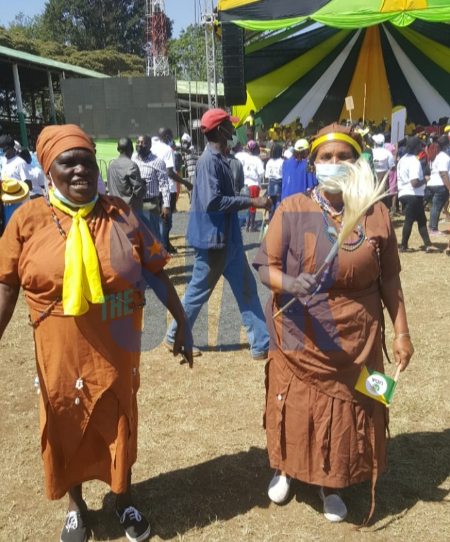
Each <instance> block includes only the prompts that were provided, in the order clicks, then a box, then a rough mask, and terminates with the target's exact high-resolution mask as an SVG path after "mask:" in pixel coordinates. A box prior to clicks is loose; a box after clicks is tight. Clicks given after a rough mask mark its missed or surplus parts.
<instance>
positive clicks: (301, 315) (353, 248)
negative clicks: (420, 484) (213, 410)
mask: <svg viewBox="0 0 450 542" xmlns="http://www.w3.org/2000/svg"><path fill="white" fill-rule="evenodd" d="M253 119H254V114H253ZM237 122H239V119H237V118H234V117H232V116H230V115H229V114H228V113H227V112H225V111H223V110H221V109H212V110H209V111H207V112H206V113H205V114H204V115H203V117H202V119H201V129H202V132H203V134H204V136H205V139H206V141H207V144H206V147H205V149H204V151H203V152H202V153H201V155H200V156H199V155H198V154H197V152H196V149H195V147H193V146H192V141H191V138H190V136H189V135H188V134H184V135H183V136H182V137H181V141H180V151H181V153H182V155H184V162H185V173H184V175H180V169H181V168H180V166H179V165H177V160H176V156H175V154H174V150H173V146H174V145H173V133H172V131H171V130H170V129H169V128H161V129H160V130H159V132H158V135H157V136H153V137H152V136H150V135H148V134H143V135H140V136H139V137H138V138H137V141H136V146H135V149H136V152H134V145H133V142H132V141H131V140H130V139H129V138H123V139H120V140H119V141H118V147H117V150H118V157H117V159H115V160H114V161H113V162H111V164H110V166H109V168H108V173H107V179H106V180H107V183H106V184H107V188H106V190H107V192H108V194H107V195H106V194H104V193H102V192H103V191H104V188H103V187H104V185H103V184H102V183H101V182H100V177H99V168H98V165H97V161H96V154H95V151H96V150H95V145H94V142H93V140H92V139H91V138H90V137H89V136H88V135H86V134H85V133H84V132H83V131H82V130H81V129H80V128H79V127H77V126H75V125H66V126H52V127H47V128H45V129H44V130H43V131H42V133H41V134H40V136H39V139H38V141H37V149H36V150H37V160H38V162H39V167H38V166H36V165H33V168H38V170H39V171H38V172H34V174H35V176H34V177H33V176H32V175H31V166H30V163H28V160H29V157H28V155H27V154H26V153H24V154H22V158H21V157H20V156H19V155H18V151H17V150H16V148H15V142H14V140H13V138H11V137H10V136H8V135H2V136H1V137H0V149H1V150H2V152H3V159H2V185H1V189H2V192H1V194H2V196H1V197H2V202H3V206H2V207H3V223H7V225H6V228H5V230H4V232H3V235H2V237H1V239H0V338H1V337H2V335H3V333H4V332H5V329H6V327H7V325H8V323H9V322H10V320H11V318H12V315H13V312H14V309H15V306H16V303H17V300H18V295H19V291H20V288H23V290H24V292H25V297H26V301H27V303H28V306H29V311H30V323H31V325H32V327H33V331H34V340H35V344H36V363H37V371H38V378H39V385H40V390H41V394H40V408H41V416H40V422H41V435H42V438H41V442H42V456H43V460H44V471H45V481H46V491H47V496H48V498H49V499H52V500H55V499H61V498H62V497H64V496H65V495H68V508H67V514H66V518H65V523H64V526H63V530H62V533H61V542H85V541H86V540H87V538H88V525H87V521H86V511H87V503H86V502H85V501H84V499H83V484H84V483H85V482H88V481H89V480H92V479H98V480H101V481H104V482H105V483H107V484H109V485H110V487H111V489H112V491H113V492H114V493H116V495H117V499H116V512H117V516H118V520H119V522H120V524H121V525H122V527H123V528H124V531H125V534H126V536H127V538H128V540H130V541H131V542H141V541H143V540H146V539H147V538H148V537H149V535H150V523H149V521H148V520H147V519H146V518H145V517H144V515H143V514H141V512H140V511H139V510H138V508H137V505H135V503H134V502H133V501H132V497H131V492H130V488H131V470H132V466H133V464H134V463H135V461H136V459H137V420H138V413H137V401H136V393H137V391H138V389H139V385H140V378H139V363H140V350H141V338H142V332H141V329H142V317H143V309H144V306H145V291H146V288H147V287H150V288H152V289H153V291H154V292H155V294H156V296H157V297H158V299H159V300H160V302H161V303H162V304H163V305H164V306H165V307H166V308H167V310H168V311H169V312H170V313H171V315H172V317H173V320H172V322H171V323H170V325H169V327H168V330H167V333H166V336H165V339H164V346H165V348H167V349H168V350H169V351H170V352H172V353H173V354H174V355H175V356H178V355H181V357H182V363H187V364H188V365H189V366H191V367H192V365H193V358H194V357H196V356H200V355H201V351H200V350H199V349H198V348H196V346H195V344H196V341H195V333H194V334H193V332H192V330H193V329H194V328H195V322H196V319H197V317H198V315H199V313H200V310H201V308H202V307H203V305H204V304H205V303H206V302H207V301H208V300H209V298H210V296H211V294H212V292H213V291H214V289H215V287H216V285H217V283H218V281H219V279H220V278H221V277H222V276H223V277H225V278H226V279H227V281H228V282H229V284H230V287H231V290H232V293H233V295H234V297H235V299H236V301H237V305H238V308H239V312H240V315H241V319H242V323H243V326H244V328H245V332H246V336H247V339H248V343H249V345H250V353H251V356H252V357H253V359H255V360H264V361H265V362H266V407H265V428H266V432H267V445H268V452H269V459H270V464H271V466H272V468H273V469H274V474H273V478H272V480H271V481H270V484H269V488H268V496H269V498H270V499H271V500H272V501H273V502H275V503H277V504H280V503H283V502H285V501H286V499H287V498H288V496H289V492H290V487H291V480H292V479H298V480H301V481H304V482H307V483H310V484H314V485H317V486H318V487H319V497H320V499H321V500H322V501H323V511H324V514H325V517H326V518H327V519H328V520H329V521H331V522H339V521H342V520H344V519H345V517H346V515H347V508H346V505H345V503H344V500H343V498H342V495H341V493H340V490H341V489H343V488H345V487H347V486H349V485H352V484H356V483H359V482H362V481H364V480H371V481H372V509H371V513H370V514H369V519H370V517H371V516H372V514H373V510H374V506H375V484H376V480H377V477H378V475H379V474H380V473H381V472H382V471H383V470H384V469H385V466H386V432H387V419H388V418H387V411H386V406H385V405H384V404H382V403H380V402H377V401H374V400H373V399H370V398H368V397H367V396H365V395H363V394H361V393H359V392H358V391H357V390H356V389H355V385H356V382H357V380H358V378H359V376H360V374H361V371H362V370H363V369H364V368H365V367H369V368H370V369H371V370H375V371H378V372H380V373H383V372H384V368H383V351H384V352H385V353H386V352H387V349H386V344H385V340H384V317H383V307H386V308H387V311H388V314H389V317H390V319H391V320H392V324H393V327H394V331H395V338H394V343H393V346H392V352H393V355H394V359H395V362H396V364H397V366H398V367H399V368H400V369H401V370H402V371H403V370H405V369H406V367H407V366H408V363H409V361H410V358H411V356H412V355H413V352H414V349H413V346H412V342H411V337H410V332H409V328H408V323H407V316H406V311H405V306H404V301H403V293H402V286H401V281H400V276H399V272H400V265H399V257H398V251H399V250H400V251H401V252H407V251H408V250H409V247H408V242H409V237H410V234H411V228H412V225H413V223H414V222H417V223H418V226H419V232H420V235H421V236H422V239H423V241H424V245H425V249H426V251H427V252H437V251H438V248H437V247H436V246H434V245H433V244H432V243H431V241H430V235H431V236H433V235H445V232H441V231H439V229H438V225H439V220H440V214H441V212H442V210H445V209H446V206H448V194H449V188H450V180H449V175H450V157H449V156H448V150H449V136H450V129H449V130H448V131H447V133H446V134H445V135H444V136H442V137H439V138H433V137H430V138H429V139H428V140H423V139H421V138H420V137H418V136H410V137H408V138H407V139H406V140H405V141H404V142H400V143H399V145H395V146H389V137H388V135H387V134H386V133H385V132H383V133H381V132H379V133H373V134H371V132H370V128H369V129H367V128H365V127H361V126H360V127H358V126H354V125H352V124H350V125H349V126H347V125H345V126H344V125H343V123H341V124H337V123H335V124H332V125H329V126H323V127H321V128H320V129H319V127H318V126H317V127H316V126H315V125H314V126H313V125H311V123H309V124H308V127H307V129H305V130H304V131H302V132H301V133H299V134H297V132H296V131H295V130H293V131H294V132H295V135H296V138H295V140H287V141H286V142H285V143H284V144H282V143H281V142H280V141H277V140H273V139H272V143H273V144H272V145H271V146H270V150H269V153H268V155H267V154H266V153H264V154H265V155H264V154H263V156H261V149H262V148H263V149H265V147H263V145H262V143H263V141H262V140H261V137H262V136H261V134H260V136H259V137H258V136H257V135H255V134H254V133H253V137H252V138H251V139H249V141H248V142H247V144H246V145H245V147H243V146H242V145H241V144H240V143H238V142H237V139H236V135H235V128H234V125H235V124H236V123H237ZM249 122H250V121H249ZM252 122H253V124H251V125H250V126H249V132H250V128H251V127H254V120H252ZM310 125H311V126H310ZM262 128H263V129H264V127H262ZM308 128H309V130H308ZM269 133H270V130H269ZM275 133H276V128H275ZM249 135H250V133H249ZM291 135H292V133H291ZM297 136H298V137H297ZM20 152H22V153H23V152H24V151H22V150H21V151H20ZM360 160H367V161H368V162H369V164H370V167H371V168H372V171H373V180H374V183H375V184H377V183H385V186H386V197H385V199H384V200H383V202H379V203H376V204H374V205H373V207H372V208H371V209H370V210H369V211H367V212H366V213H365V214H363V215H362V216H361V217H359V220H358V223H357V226H356V227H355V229H354V231H353V233H352V234H351V235H350V237H349V238H348V239H345V242H344V243H343V244H342V246H341V249H340V250H339V251H338V256H337V257H335V258H334V259H333V260H332V261H330V262H329V264H328V267H327V270H326V273H324V274H322V275H320V274H318V273H316V268H317V267H319V264H320V263H321V262H322V261H325V260H326V256H327V254H328V252H329V250H330V248H331V247H333V245H335V243H336V242H337V238H336V237H337V235H338V234H339V232H340V231H341V228H342V226H343V223H344V221H345V217H346V216H349V215H350V214H351V212H352V209H349V208H346V205H345V204H344V200H343V196H342V192H341V191H339V190H336V188H335V185H334V184H333V182H332V181H333V179H335V178H336V177H339V176H342V175H344V176H345V174H346V173H345V172H346V171H347V170H346V168H345V167H344V168H343V167H342V164H346V163H348V164H354V163H355V162H358V161H360ZM31 163H32V160H31ZM366 167H367V166H366ZM343 171H344V173H343ZM369 174H370V171H369ZM370 177H371V178H372V174H370ZM102 181H103V180H102ZM265 184H267V190H266V193H265V194H264V195H262V190H263V189H264V186H263V185H265ZM180 186H184V187H185V188H187V190H188V191H189V194H190V213H189V222H188V226H187V231H186V241H187V243H189V245H190V246H191V247H193V249H194V266H193V271H192V277H191V280H190V282H189V284H188V287H187V289H186V292H185V295H184V297H183V299H181V300H179V298H178V296H177V294H176V291H175V289H174V287H173V285H172V283H171V281H170V278H169V277H170V273H169V274H167V273H166V272H165V271H164V267H165V266H166V264H167V262H168V261H169V259H170V256H169V253H176V248H175V247H173V246H172V245H171V243H170V239H169V232H170V229H171V221H172V214H173V212H174V210H175V205H176V201H177V193H178V192H179V187H180ZM427 192H428V195H427ZM427 204H428V205H432V209H431V214H430V221H429V229H428V228H427V219H426V214H425V206H426V205H427ZM257 209H260V210H261V211H262V212H263V213H267V214H268V215H269V217H268V219H269V221H270V225H269V227H268V229H267V234H266V237H265V239H264V240H263V242H262V245H261V248H260V250H259V252H258V255H257V256H256V259H255V261H254V262H253V266H254V268H255V269H256V270H257V272H258V274H259V277H260V280H261V283H262V284H264V285H265V286H266V287H267V288H268V289H270V291H271V296H270V299H269V302H268V304H267V307H266V311H265V314H264V311H263V309H262V306H261V302H260V299H259V296H258V292H257V282H256V279H255V276H254V275H253V273H252V271H251V269H250V266H249V263H248V260H247V255H246V253H245V250H244V243H243V236H242V231H241V230H242V227H244V228H245V229H246V230H247V231H248V232H249V233H251V232H254V231H256V229H257V225H256V220H255V215H256V211H257ZM353 211H354V210H353ZM241 213H246V214H247V215H246V219H245V222H244V224H242V223H241V222H240V219H239V216H240V214H241ZM399 215H400V216H401V215H404V225H403V232H402V241H401V244H400V246H399V247H398V246H397V239H396V235H395V230H394V227H393V222H392V218H398V217H399ZM449 252H450V248H449ZM291 301H294V304H293V305H292V306H291V307H290V308H289V309H288V310H286V311H285V312H284V313H283V314H282V316H281V317H279V318H276V317H275V315H276V313H278V311H279V310H280V308H281V307H283V306H284V305H285V304H286V303H288V302H291ZM355 330H356V332H355ZM69 337H70V340H68V338H69Z"/></svg>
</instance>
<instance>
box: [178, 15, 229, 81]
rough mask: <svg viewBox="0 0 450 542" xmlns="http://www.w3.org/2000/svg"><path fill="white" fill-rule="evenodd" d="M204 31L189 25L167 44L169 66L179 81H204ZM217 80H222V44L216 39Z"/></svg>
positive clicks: (205, 75) (201, 28)
mask: <svg viewBox="0 0 450 542" xmlns="http://www.w3.org/2000/svg"><path fill="white" fill-rule="evenodd" d="M205 51H206V43H205V29H204V28H203V27H200V26H194V25H189V26H188V27H187V28H186V29H185V30H182V31H181V33H180V37H179V38H178V39H174V40H170V42H169V64H170V67H171V70H172V71H174V72H175V71H176V73H177V76H178V78H179V79H186V80H188V81H206V79H207V71H206V54H205ZM216 59H217V61H216V68H217V80H218V81H222V79H223V67H222V44H221V42H220V41H219V40H218V39H216Z"/></svg>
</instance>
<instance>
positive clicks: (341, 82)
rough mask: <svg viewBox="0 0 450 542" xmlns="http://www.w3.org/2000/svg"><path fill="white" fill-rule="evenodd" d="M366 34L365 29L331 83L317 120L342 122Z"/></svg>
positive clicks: (318, 111)
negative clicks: (343, 109)
mask: <svg viewBox="0 0 450 542" xmlns="http://www.w3.org/2000/svg"><path fill="white" fill-rule="evenodd" d="M365 36H366V33H365V31H364V32H361V36H360V37H359V38H358V41H357V42H356V43H355V46H354V47H353V49H352V50H351V53H350V54H349V55H348V58H347V60H346V62H345V64H344V66H343V67H342V70H341V71H340V73H339V75H338V77H336V79H335V81H334V83H333V84H332V85H331V88H330V90H329V91H328V94H327V95H326V97H325V99H324V101H323V102H322V105H321V106H320V107H319V109H318V110H317V113H316V114H315V117H314V119H315V120H316V122H319V121H321V120H322V121H324V122H326V123H327V124H329V123H331V122H340V120H341V119H340V118H339V115H340V114H341V111H342V106H343V104H344V101H345V98H346V96H348V90H349V88H350V85H351V82H352V79H353V74H354V73H355V69H356V64H357V62H358V57H359V53H360V51H361V47H362V44H363V42H364V38H365Z"/></svg>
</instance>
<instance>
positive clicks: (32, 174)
mask: <svg viewBox="0 0 450 542" xmlns="http://www.w3.org/2000/svg"><path fill="white" fill-rule="evenodd" d="M28 175H29V177H28V178H29V179H30V181H31V184H32V185H33V188H32V190H31V192H30V195H33V194H39V195H40V196H43V195H44V188H45V186H46V182H45V181H46V177H45V175H44V172H43V171H42V169H41V168H40V167H37V166H35V167H33V166H32V165H31V164H30V165H29V166H28Z"/></svg>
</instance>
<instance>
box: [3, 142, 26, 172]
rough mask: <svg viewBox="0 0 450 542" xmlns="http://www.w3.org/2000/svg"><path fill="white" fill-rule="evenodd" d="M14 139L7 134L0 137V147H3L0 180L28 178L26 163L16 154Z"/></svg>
mask: <svg viewBox="0 0 450 542" xmlns="http://www.w3.org/2000/svg"><path fill="white" fill-rule="evenodd" d="M14 145H15V142H14V139H13V138H12V137H11V136H9V135H3V136H1V137H0V149H3V161H2V180H3V181H5V180H6V179H15V180H16V181H26V180H30V177H29V167H28V164H27V163H26V162H25V160H23V159H22V158H20V156H18V155H17V151H16V149H15V147H14Z"/></svg>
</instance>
